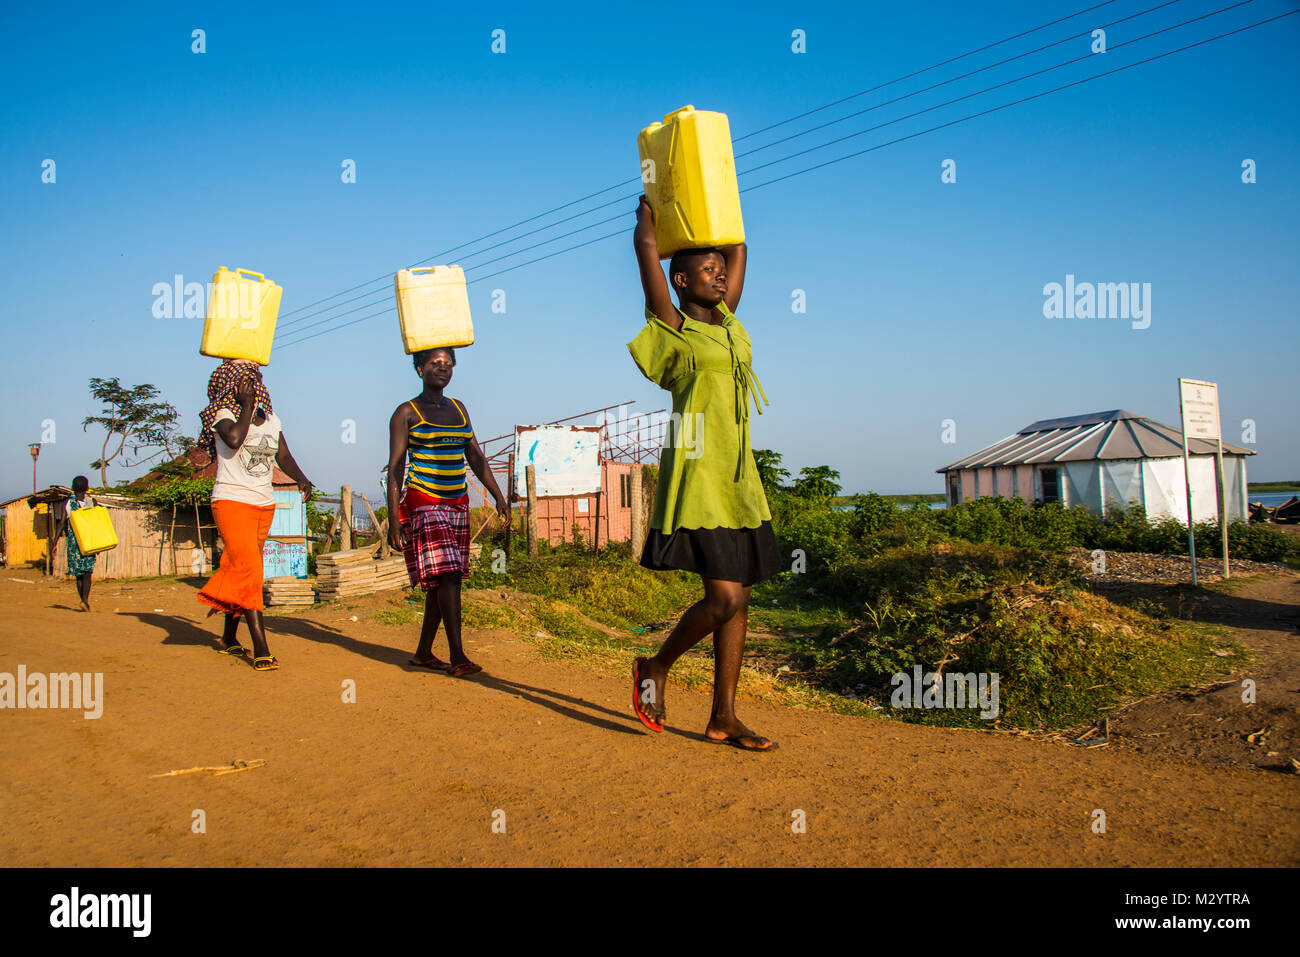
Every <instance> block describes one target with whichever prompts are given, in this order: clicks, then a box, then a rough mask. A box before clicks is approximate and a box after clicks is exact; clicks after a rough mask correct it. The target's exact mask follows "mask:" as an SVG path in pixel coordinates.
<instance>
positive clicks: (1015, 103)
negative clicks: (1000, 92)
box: [741, 9, 1300, 193]
mask: <svg viewBox="0 0 1300 957" xmlns="http://www.w3.org/2000/svg"><path fill="white" fill-rule="evenodd" d="M1297 13H1300V9H1296V10H1288V11H1287V12H1286V13H1280V14H1278V15H1277V16H1275V17H1269V18H1268V19H1267V20H1260V21H1258V22H1257V23H1251V24H1248V25H1247V26H1244V27H1239V28H1237V29H1236V30H1229V31H1228V32H1227V33H1220V34H1219V35H1218V36H1213V37H1209V38H1207V39H1205V40H1199V41H1197V42H1196V43H1189V44H1188V45H1187V46H1183V47H1178V48H1177V49H1176V50H1170V51H1168V52H1167V53H1160V54H1157V55H1156V56H1152V57H1147V58H1146V59H1145V60H1138V61H1137V62H1135V63H1129V64H1127V65H1125V66H1121V67H1116V68H1115V69H1113V70H1106V71H1105V72H1104V73H1098V74H1096V75H1094V76H1087V77H1084V78H1083V79H1082V80H1075V81H1074V82H1073V83H1066V84H1065V85H1064V86H1058V87H1055V88H1053V89H1050V90H1044V91H1043V92H1041V93H1035V94H1033V95H1032V96H1026V97H1022V98H1021V99H1019V100H1012V101H1011V102H1010V103H1003V104H1002V105H1001V106H995V107H992V108H990V109H987V110H981V111H980V112H978V113H972V114H970V115H969V116H963V117H962V118H961V119H958V120H952V121H951V122H948V123H942V124H940V125H939V126H932V127H930V128H929V129H928V130H921V132H919V133H911V134H909V135H907V136H900V137H899V138H898V139H896V140H890V141H889V142H888V143H880V144H878V145H876V146H872V147H869V148H868V149H865V150H858V151H857V152H856V153H849V154H847V155H845V156H837V157H836V158H835V159H832V160H827V161H826V162H824V163H818V164H817V165H816V166H809V167H806V168H804V169H800V170H795V171H794V172H793V173H787V174H785V175H784V176H778V177H776V178H775V179H770V180H767V181H766V182H763V183H755V184H754V185H753V186H746V187H745V188H744V189H743V190H741V192H742V193H748V192H749V191H751V190H755V189H762V188H763V187H764V186H771V185H772V184H773V183H779V182H781V181H783V180H787V179H791V178H792V177H795V176H802V175H803V174H804V173H811V172H812V171H813V170H818V169H822V168H823V167H826V166H831V165H833V164H835V163H842V162H844V161H845V160H849V159H853V158H855V157H858V156H862V155H864V154H866V153H872V152H875V151H876V150H878V149H884V148H885V147H886V146H893V145H894V144H895V143H902V142H904V141H905V140H911V139H916V137H918V136H924V135H925V134H926V133H933V132H935V131H936V130H942V129H947V128H948V127H949V126H956V125H957V124H958V123H965V122H966V121H967V120H973V119H976V118H977V117H981V116H988V115H989V114H990V113H997V112H998V111H999V110H1005V109H1009V108H1010V107H1013V106H1019V105H1020V104H1021V103H1028V102H1029V101H1030V100H1037V99H1039V98H1040V97H1044V96H1047V95H1048V94H1051V93H1059V92H1061V91H1062V90H1068V89H1070V88H1071V87H1075V86H1080V85H1082V84H1084V83H1089V82H1091V81H1093V80H1099V79H1101V78H1102V77H1105V76H1111V75H1112V74H1115V73H1122V72H1123V71H1124V70H1131V69H1133V68H1134V67H1135V66H1142V65H1143V64H1145V63H1151V62H1153V61H1155V60H1162V59H1164V58H1165V57H1167V56H1173V55H1174V54H1175V53H1183V52H1185V51H1187V50H1192V49H1195V48H1196V47H1199V46H1204V45H1205V44H1207V43H1213V42H1214V41H1215V40H1222V39H1223V38H1224V37H1230V36H1234V35H1235V34H1238V33H1244V32H1246V31H1247V30H1253V29H1255V27H1262V26H1264V24H1266V23H1272V22H1273V21H1274V20H1281V19H1282V18H1284V17H1290V16H1294V15H1295V14H1297Z"/></svg>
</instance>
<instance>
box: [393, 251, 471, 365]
mask: <svg viewBox="0 0 1300 957" xmlns="http://www.w3.org/2000/svg"><path fill="white" fill-rule="evenodd" d="M393 288H394V290H395V292H396V293H397V321H398V324H399V325H400V326H401V329H402V345H403V346H405V347H406V354H407V355H408V356H409V355H411V354H413V353H416V352H419V351H420V350H422V349H439V348H451V349H454V348H456V347H457V346H471V345H473V344H474V323H473V322H472V321H471V319H470V315H469V291H468V290H467V289H466V287H465V272H464V270H462V269H461V268H460V267H459V266H420V267H417V268H415V269H399V270H398V271H397V273H396V274H395V275H394V276H393Z"/></svg>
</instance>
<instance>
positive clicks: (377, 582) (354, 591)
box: [316, 547, 410, 601]
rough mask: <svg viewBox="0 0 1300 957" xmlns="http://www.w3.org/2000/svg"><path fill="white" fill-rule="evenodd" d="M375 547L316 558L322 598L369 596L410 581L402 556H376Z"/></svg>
mask: <svg viewBox="0 0 1300 957" xmlns="http://www.w3.org/2000/svg"><path fill="white" fill-rule="evenodd" d="M374 552H375V550H374V548H373V547H370V548H352V549H348V550H347V551H344V552H332V553H330V554H328V555H321V556H319V557H317V559H316V591H317V592H318V593H319V595H320V599H321V601H326V600H328V599H330V598H351V597H353V596H356V595H369V594H370V593H371V592H377V591H384V590H386V589H389V588H405V587H407V586H408V585H409V584H410V580H409V578H408V577H407V574H406V559H405V558H403V557H402V556H401V555H395V556H393V557H392V558H382V559H376V558H375V556H374Z"/></svg>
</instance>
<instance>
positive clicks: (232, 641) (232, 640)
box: [221, 612, 239, 648]
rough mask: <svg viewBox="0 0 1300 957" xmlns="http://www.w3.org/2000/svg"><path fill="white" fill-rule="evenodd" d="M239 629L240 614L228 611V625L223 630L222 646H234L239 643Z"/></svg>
mask: <svg viewBox="0 0 1300 957" xmlns="http://www.w3.org/2000/svg"><path fill="white" fill-rule="evenodd" d="M238 629H239V616H238V615H232V614H230V613H229V612H227V613H226V627H225V629H224V630H223V631H222V632H221V647H222V648H234V647H235V646H236V645H238V644H239V636H238V635H237V634H236V631H238Z"/></svg>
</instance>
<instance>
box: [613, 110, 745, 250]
mask: <svg viewBox="0 0 1300 957" xmlns="http://www.w3.org/2000/svg"><path fill="white" fill-rule="evenodd" d="M636 143H637V149H638V150H639V151H640V153H641V181H642V183H643V185H644V186H645V195H646V199H647V200H649V202H650V206H651V208H652V209H653V210H654V217H655V240H656V241H657V242H658V244H659V258H660V259H668V258H669V257H671V256H672V254H673V253H675V252H677V251H678V250H679V249H698V248H700V247H705V246H732V245H735V244H736V243H743V242H744V241H745V225H744V223H743V222H742V221H741V218H740V188H739V186H738V184H737V182H736V159H735V156H734V155H733V153H732V149H731V127H730V125H729V124H728V123H727V114H725V113H714V112H711V111H709V110H697V109H696V108H695V107H693V106H684V107H682V108H681V109H680V110H674V111H673V112H672V113H669V114H668V115H667V116H665V117H664V121H663V123H651V124H650V125H649V126H647V127H646V128H645V129H643V130H642V131H641V133H640V135H639V136H637V140H636Z"/></svg>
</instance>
